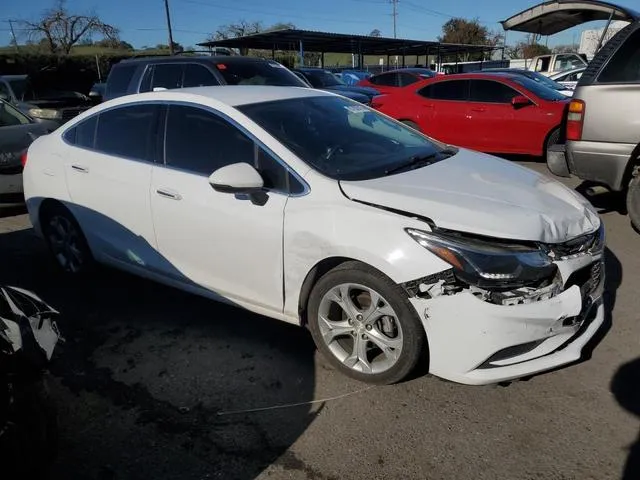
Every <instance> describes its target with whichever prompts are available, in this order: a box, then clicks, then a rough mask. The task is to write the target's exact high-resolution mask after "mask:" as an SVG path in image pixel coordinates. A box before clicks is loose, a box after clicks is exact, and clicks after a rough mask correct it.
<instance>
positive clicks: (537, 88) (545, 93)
mask: <svg viewBox="0 0 640 480" xmlns="http://www.w3.org/2000/svg"><path fill="white" fill-rule="evenodd" d="M512 80H513V81H514V82H516V83H519V84H520V85H522V86H523V87H524V88H526V89H527V90H529V91H530V92H531V93H533V94H534V95H536V96H537V97H539V98H541V99H543V100H547V101H549V102H557V101H560V100H566V98H567V97H566V96H565V95H563V94H562V93H560V92H559V91H558V90H556V89H553V88H549V87H547V86H546V85H543V84H542V83H538V82H536V81H535V80H531V79H530V78H528V77H524V76H521V75H517V76H516V75H514V76H513V78H512Z"/></svg>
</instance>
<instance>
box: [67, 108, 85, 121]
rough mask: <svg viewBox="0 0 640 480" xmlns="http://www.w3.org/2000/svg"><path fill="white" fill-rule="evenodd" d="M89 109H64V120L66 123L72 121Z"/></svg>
mask: <svg viewBox="0 0 640 480" xmlns="http://www.w3.org/2000/svg"><path fill="white" fill-rule="evenodd" d="M85 110H88V108H63V109H62V120H64V121H65V122H66V121H68V120H71V119H72V118H73V117H76V116H78V115H80V114H81V113H82V112H84V111H85Z"/></svg>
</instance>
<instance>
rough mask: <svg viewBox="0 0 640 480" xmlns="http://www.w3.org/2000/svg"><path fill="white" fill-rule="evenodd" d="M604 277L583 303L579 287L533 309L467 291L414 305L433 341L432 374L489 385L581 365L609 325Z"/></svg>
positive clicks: (468, 382) (527, 305)
mask: <svg viewBox="0 0 640 480" xmlns="http://www.w3.org/2000/svg"><path fill="white" fill-rule="evenodd" d="M603 285H604V272H603V274H602V277H601V279H600V282H599V285H598V287H597V289H596V291H595V292H593V294H592V295H591V297H588V298H586V299H584V300H583V298H582V295H581V292H580V288H579V287H578V286H577V285H574V286H571V287H569V288H568V289H567V290H565V291H564V292H562V293H561V294H559V295H557V296H555V297H553V298H550V299H547V300H540V301H537V302H534V303H529V304H523V305H513V306H504V305H496V304H492V303H488V302H485V301H483V300H480V299H478V298H476V297H475V296H474V295H472V294H471V293H469V292H468V291H465V292H461V293H458V294H455V295H449V296H440V297H437V298H433V299H421V298H418V297H413V298H411V299H410V301H411V302H412V304H413V305H414V307H415V308H416V310H417V312H418V314H419V315H420V317H421V319H422V321H423V323H424V326H425V330H426V332H427V338H428V341H429V371H430V373H432V374H433V375H436V376H438V377H441V378H444V379H447V380H451V381H455V382H459V383H464V384H469V385H485V384H491V383H498V382H504V381H508V380H514V379H518V378H522V377H526V376H529V375H533V374H535V373H539V372H543V371H546V370H551V369H554V368H556V367H559V366H562V365H566V364H569V363H572V362H575V361H577V360H579V359H580V357H581V355H582V349H583V348H584V346H585V345H586V344H587V342H589V340H590V339H591V338H593V336H594V335H595V334H596V332H597V331H598V329H599V328H600V327H601V326H602V324H603V323H604V319H605V315H604V305H603V302H602V291H603Z"/></svg>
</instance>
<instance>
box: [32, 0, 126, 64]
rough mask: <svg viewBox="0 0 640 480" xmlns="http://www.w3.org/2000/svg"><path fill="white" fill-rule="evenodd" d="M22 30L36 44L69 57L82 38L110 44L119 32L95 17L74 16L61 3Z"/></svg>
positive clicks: (62, 1) (62, 0)
mask: <svg viewBox="0 0 640 480" xmlns="http://www.w3.org/2000/svg"><path fill="white" fill-rule="evenodd" d="M22 24H23V25H24V29H25V30H27V32H28V33H29V36H30V37H31V38H32V39H35V40H45V41H46V45H47V47H48V50H49V51H50V52H51V53H63V54H69V53H70V52H71V49H72V48H73V46H74V45H76V44H78V43H79V42H80V41H81V40H82V39H83V38H85V37H91V36H92V35H96V34H97V35H102V36H103V37H105V38H107V39H109V40H117V39H118V29H117V28H115V27H113V26H111V25H108V24H106V23H104V22H103V21H102V20H100V18H99V17H98V16H97V15H78V14H73V13H71V12H69V11H68V10H67V8H66V7H65V2H64V0H60V1H59V2H58V3H57V5H56V6H55V7H54V8H52V9H51V10H49V11H47V12H45V14H44V16H43V17H42V18H40V19H39V20H37V21H35V22H30V21H26V20H25V21H23V22H22Z"/></svg>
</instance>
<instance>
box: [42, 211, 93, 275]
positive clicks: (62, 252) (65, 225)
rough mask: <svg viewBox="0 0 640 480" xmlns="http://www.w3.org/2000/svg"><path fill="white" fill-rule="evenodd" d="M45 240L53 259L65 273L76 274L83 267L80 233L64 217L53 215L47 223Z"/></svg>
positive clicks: (84, 258) (83, 259)
mask: <svg viewBox="0 0 640 480" xmlns="http://www.w3.org/2000/svg"><path fill="white" fill-rule="evenodd" d="M47 240H48V241H49V245H50V246H51V250H52V252H53V255H54V257H55V258H56V260H57V262H58V263H59V264H60V266H61V267H62V268H63V269H64V270H65V271H67V272H70V273H78V272H80V271H81V270H82V268H83V267H84V264H85V261H86V256H85V254H84V252H83V245H82V233H81V232H80V231H79V230H78V227H77V226H76V225H75V224H74V223H73V222H72V221H71V220H70V219H69V218H67V217H66V216H63V215H54V216H52V217H51V218H50V219H49V221H48V228H47Z"/></svg>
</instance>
